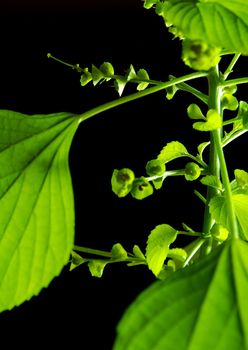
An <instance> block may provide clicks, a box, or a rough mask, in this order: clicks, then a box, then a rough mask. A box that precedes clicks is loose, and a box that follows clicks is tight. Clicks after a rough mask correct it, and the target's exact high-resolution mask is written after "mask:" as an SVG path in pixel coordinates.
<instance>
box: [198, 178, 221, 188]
mask: <svg viewBox="0 0 248 350" xmlns="http://www.w3.org/2000/svg"><path fill="white" fill-rule="evenodd" d="M200 181H201V183H202V184H203V185H206V186H209V187H213V188H216V189H217V190H222V184H221V182H220V179H219V178H218V177H217V176H215V175H207V176H204V177H203V178H201V180H200Z"/></svg>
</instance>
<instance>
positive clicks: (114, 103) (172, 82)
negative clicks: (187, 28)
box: [78, 72, 207, 122]
mask: <svg viewBox="0 0 248 350" xmlns="http://www.w3.org/2000/svg"><path fill="white" fill-rule="evenodd" d="M206 75H207V73H205V72H196V73H192V74H188V75H184V76H182V77H179V78H175V79H173V80H170V81H167V82H165V83H161V84H160V85H157V86H153V87H151V88H147V89H146V90H143V91H139V92H136V93H134V94H130V95H128V96H124V97H121V98H119V99H116V100H113V101H110V102H107V103H104V104H102V105H100V106H98V107H95V108H92V109H90V110H89V111H86V112H84V113H82V114H81V115H79V116H78V118H79V122H82V121H84V120H86V119H89V118H91V117H93V116H95V115H97V114H99V113H102V112H105V111H107V110H109V109H111V108H114V107H117V106H120V105H122V104H124V103H127V102H130V101H134V100H137V99H138V98H141V97H145V96H148V95H150V94H154V93H155V92H158V91H161V90H164V89H166V88H168V87H170V86H173V85H176V84H179V83H183V82H185V81H188V80H193V79H197V78H202V77H205V76H206Z"/></svg>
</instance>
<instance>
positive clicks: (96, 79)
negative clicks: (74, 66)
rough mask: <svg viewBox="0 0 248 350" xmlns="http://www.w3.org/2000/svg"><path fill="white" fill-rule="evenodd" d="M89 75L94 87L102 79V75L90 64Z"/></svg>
mask: <svg viewBox="0 0 248 350" xmlns="http://www.w3.org/2000/svg"><path fill="white" fill-rule="evenodd" d="M91 75H92V80H93V85H94V86H96V85H97V84H98V83H99V82H100V81H101V80H103V79H104V75H103V73H102V72H101V71H100V69H98V68H97V67H96V66H95V65H94V64H92V68H91Z"/></svg>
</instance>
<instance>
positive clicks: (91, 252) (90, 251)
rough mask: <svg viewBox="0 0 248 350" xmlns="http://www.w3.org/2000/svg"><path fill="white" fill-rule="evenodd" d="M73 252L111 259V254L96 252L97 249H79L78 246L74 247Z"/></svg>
mask: <svg viewBox="0 0 248 350" xmlns="http://www.w3.org/2000/svg"><path fill="white" fill-rule="evenodd" d="M73 249H74V250H76V251H78V252H82V253H86V254H92V255H98V256H104V257H106V258H111V257H112V253H110V252H105V251H103V250H98V249H92V248H86V247H81V246H78V245H74V248H73Z"/></svg>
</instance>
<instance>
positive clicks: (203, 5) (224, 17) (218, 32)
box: [162, 0, 248, 54]
mask: <svg viewBox="0 0 248 350" xmlns="http://www.w3.org/2000/svg"><path fill="white" fill-rule="evenodd" d="M162 15H163V17H164V18H165V20H166V23H168V24H173V25H174V26H175V27H176V28H177V29H178V30H179V31H182V32H183V33H184V35H185V36H186V37H187V38H188V39H200V40H204V41H206V42H208V43H210V44H212V45H215V46H220V47H224V48H225V49H228V50H232V51H237V52H241V53H243V54H248V40H247V38H248V2H247V0H199V1H197V0H169V1H165V4H164V10H163V11H162Z"/></svg>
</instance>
